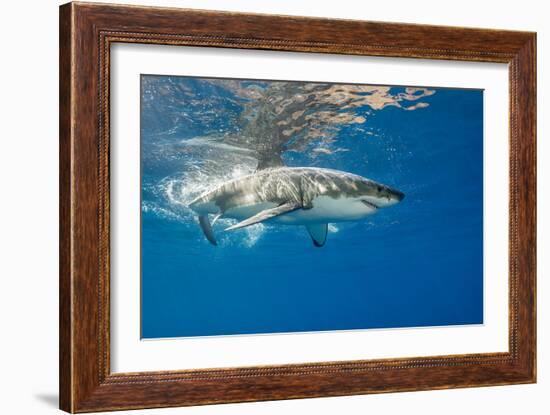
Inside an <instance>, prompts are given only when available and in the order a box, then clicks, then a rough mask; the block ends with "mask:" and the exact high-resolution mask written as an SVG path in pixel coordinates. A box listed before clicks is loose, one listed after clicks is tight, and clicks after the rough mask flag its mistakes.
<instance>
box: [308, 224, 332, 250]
mask: <svg viewBox="0 0 550 415" xmlns="http://www.w3.org/2000/svg"><path fill="white" fill-rule="evenodd" d="M306 229H307V231H308V232H309V236H311V240H312V241H313V245H315V246H316V247H318V248H320V247H322V246H323V245H324V244H325V242H326V241H327V231H328V223H312V224H309V225H306Z"/></svg>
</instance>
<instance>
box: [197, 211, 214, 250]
mask: <svg viewBox="0 0 550 415" xmlns="http://www.w3.org/2000/svg"><path fill="white" fill-rule="evenodd" d="M199 223H200V225H201V229H202V231H203V233H204V236H206V239H208V242H210V243H211V244H212V245H218V243H217V242H216V237H215V236H214V231H212V226H211V225H210V220H209V219H208V215H200V216H199Z"/></svg>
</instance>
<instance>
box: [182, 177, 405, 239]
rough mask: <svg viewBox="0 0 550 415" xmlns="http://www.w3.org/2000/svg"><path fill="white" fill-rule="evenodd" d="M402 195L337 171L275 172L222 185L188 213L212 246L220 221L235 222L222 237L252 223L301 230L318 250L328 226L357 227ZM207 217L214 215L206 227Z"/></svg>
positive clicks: (194, 205) (211, 191) (402, 195)
mask: <svg viewBox="0 0 550 415" xmlns="http://www.w3.org/2000/svg"><path fill="white" fill-rule="evenodd" d="M403 197H404V194H403V193H402V192H400V191H399V190H395V189H392V188H391V187H389V186H386V185H384V184H381V183H377V182H375V181H372V180H369V179H367V178H365V177H362V176H358V175H356V174H351V173H347V172H343V171H339V170H331V169H324V168H316V167H274V168H267V169H264V170H259V171H256V172H255V173H254V174H250V175H247V176H244V177H241V178H238V179H234V180H230V181H227V182H225V183H223V184H221V185H220V186H218V187H216V188H214V189H212V190H209V191H207V192H205V193H203V194H201V195H200V196H199V197H197V198H196V199H195V200H193V201H192V202H191V203H190V204H189V207H190V208H191V209H192V210H193V211H195V212H196V213H197V214H198V215H199V223H200V226H201V228H202V230H203V232H204V235H205V236H206V238H207V239H208V241H210V243H212V244H213V245H217V242H216V238H215V236H214V232H213V230H212V226H213V225H214V223H215V222H216V221H217V220H218V219H219V218H221V217H223V218H231V219H236V220H238V221H239V222H238V223H236V224H235V225H232V226H229V227H228V228H226V229H225V230H226V231H231V230H235V229H240V228H244V227H246V226H250V225H254V224H256V223H261V222H265V223H270V224H281V225H303V226H305V227H306V229H307V230H308V232H309V235H310V236H311V239H312V241H313V244H314V245H315V246H317V247H321V246H323V245H324V244H325V242H326V239H327V229H328V224H329V223H336V222H346V221H357V220H361V219H363V218H365V217H366V216H368V215H371V214H373V213H375V212H376V211H377V210H378V209H380V208H384V207H388V206H392V205H395V204H396V203H399V202H400V201H401V200H403ZM209 215H214V218H213V221H212V222H210V219H209Z"/></svg>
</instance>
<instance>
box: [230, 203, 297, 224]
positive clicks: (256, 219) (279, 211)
mask: <svg viewBox="0 0 550 415" xmlns="http://www.w3.org/2000/svg"><path fill="white" fill-rule="evenodd" d="M301 208H302V205H301V204H299V203H296V202H288V203H284V204H282V205H280V206H277V207H274V208H271V209H266V210H262V211H261V212H259V213H257V214H255V215H254V216H251V217H249V218H248V219H245V220H243V221H242V222H239V223H237V224H236V225H233V226H230V227H229V228H227V229H226V231H232V230H234V229H239V228H244V227H246V226H250V225H254V224H256V223H260V222H263V221H265V220H268V219H271V218H274V217H275V216H279V215H284V214H285V213H289V212H292V211H294V210H297V209H301Z"/></svg>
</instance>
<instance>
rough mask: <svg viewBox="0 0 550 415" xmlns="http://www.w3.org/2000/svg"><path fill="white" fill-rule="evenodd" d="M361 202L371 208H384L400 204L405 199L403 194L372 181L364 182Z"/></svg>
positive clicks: (360, 195) (360, 196) (360, 197)
mask: <svg viewBox="0 0 550 415" xmlns="http://www.w3.org/2000/svg"><path fill="white" fill-rule="evenodd" d="M360 189H361V192H360V194H359V200H360V201H361V202H362V203H364V204H365V205H366V206H368V207H370V208H375V209H378V208H383V207H388V206H393V205H395V204H396V203H399V202H401V201H402V200H403V198H404V197H405V194H404V193H403V192H400V191H399V190H396V189H392V188H391V187H389V186H386V185H384V184H380V183H376V182H373V181H371V180H366V179H365V180H363V183H362V186H360Z"/></svg>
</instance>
